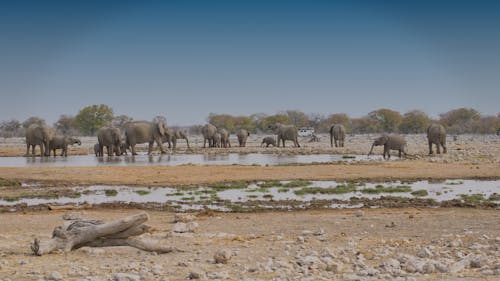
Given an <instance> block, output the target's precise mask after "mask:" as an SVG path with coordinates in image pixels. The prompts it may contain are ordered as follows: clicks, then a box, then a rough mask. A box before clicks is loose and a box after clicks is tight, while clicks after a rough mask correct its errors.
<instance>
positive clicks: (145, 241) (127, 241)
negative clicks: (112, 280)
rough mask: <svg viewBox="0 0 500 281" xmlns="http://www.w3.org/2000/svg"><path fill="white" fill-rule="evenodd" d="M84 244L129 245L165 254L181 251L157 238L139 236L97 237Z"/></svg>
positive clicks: (92, 245) (101, 245)
mask: <svg viewBox="0 0 500 281" xmlns="http://www.w3.org/2000/svg"><path fill="white" fill-rule="evenodd" d="M84 246H88V247H114V246H130V247H134V248H137V249H140V250H143V251H148V252H155V253H158V254H165V253H170V252H182V251H181V250H179V249H177V248H175V247H171V246H167V245H163V244H162V242H161V241H160V240H158V239H151V238H139V237H129V238H107V237H104V238H99V239H97V240H94V241H91V242H89V243H87V244H85V245H84Z"/></svg>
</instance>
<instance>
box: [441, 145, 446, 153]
mask: <svg viewBox="0 0 500 281" xmlns="http://www.w3.org/2000/svg"><path fill="white" fill-rule="evenodd" d="M441 146H443V153H446V152H447V151H446V144H444V143H441Z"/></svg>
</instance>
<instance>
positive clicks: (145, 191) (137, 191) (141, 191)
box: [134, 189, 151, 196]
mask: <svg viewBox="0 0 500 281" xmlns="http://www.w3.org/2000/svg"><path fill="white" fill-rule="evenodd" d="M134 192H135V193H137V194H139V195H140V196H144V195H148V194H149V193H151V192H150V191H149V190H144V189H140V190H134Z"/></svg>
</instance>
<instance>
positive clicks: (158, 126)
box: [156, 123, 165, 136]
mask: <svg viewBox="0 0 500 281" xmlns="http://www.w3.org/2000/svg"><path fill="white" fill-rule="evenodd" d="M156 127H157V129H158V132H159V133H160V135H161V136H164V135H165V127H164V126H163V123H156Z"/></svg>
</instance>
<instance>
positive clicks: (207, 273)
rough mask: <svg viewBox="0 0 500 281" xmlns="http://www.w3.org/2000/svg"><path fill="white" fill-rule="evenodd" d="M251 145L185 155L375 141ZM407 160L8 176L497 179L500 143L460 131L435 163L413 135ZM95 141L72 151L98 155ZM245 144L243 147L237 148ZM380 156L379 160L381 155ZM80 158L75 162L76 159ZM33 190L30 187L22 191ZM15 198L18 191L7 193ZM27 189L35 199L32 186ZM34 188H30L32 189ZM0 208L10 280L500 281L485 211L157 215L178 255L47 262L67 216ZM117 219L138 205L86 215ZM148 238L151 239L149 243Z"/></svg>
mask: <svg viewBox="0 0 500 281" xmlns="http://www.w3.org/2000/svg"><path fill="white" fill-rule="evenodd" d="M261 137H262V136H252V139H251V141H250V142H249V147H246V148H239V147H236V148H231V149H203V148H200V146H201V140H200V139H199V138H196V137H195V138H193V140H192V145H193V146H194V149H193V151H187V150H186V149H185V147H184V144H183V143H182V142H181V144H180V147H179V150H178V151H177V153H225V152H244V153H247V152H248V153H250V152H259V153H277V154H311V153H338V154H365V153H367V152H368V150H369V148H370V145H371V141H372V139H373V138H374V137H375V135H372V136H368V135H362V136H350V137H348V139H347V141H346V147H345V148H330V146H329V140H328V138H327V137H326V136H321V142H319V143H318V142H311V143H309V142H306V141H307V139H302V140H301V144H302V146H303V147H302V148H300V149H295V148H285V149H283V148H279V149H278V148H267V149H266V148H259V147H258V144H259V140H260V138H261ZM407 140H408V143H409V153H410V154H411V155H412V157H410V158H409V159H403V160H396V161H383V160H380V161H370V162H360V163H349V164H347V163H329V164H321V165H318V164H317V165H298V166H293V165H292V166H273V167H255V166H201V165H187V166H178V167H159V166H153V167H116V166H115V167H113V166H100V167H20V168H9V167H4V168H0V178H4V179H7V181H9V180H18V181H21V182H23V183H33V182H35V183H39V184H37V185H35V186H38V187H43V186H51V187H57V186H61V187H64V186H72V185H74V184H82V185H90V184H107V185H120V184H126V185H137V186H164V185H168V184H179V185H182V184H200V183H210V182H221V181H235V180H291V179H311V180H313V179H315V180H322V179H325V180H326V179H332V180H389V181H390V180H398V179H400V180H412V179H441V180H442V179H460V178H463V179H466V178H468V179H471V178H478V179H499V178H500V172H499V171H500V138H498V137H497V136H468V135H461V136H458V138H457V140H453V139H452V138H451V139H449V142H448V154H446V155H439V156H431V157H429V156H427V155H426V154H427V144H426V141H425V137H424V136H423V135H413V136H407ZM94 142H95V140H94V139H92V138H89V139H85V141H84V144H83V145H82V147H79V148H76V149H75V148H73V149H72V150H70V152H69V154H70V155H71V154H88V153H91V151H90V148H91V145H92V144H93V143H94ZM235 144H236V141H235V140H234V141H233V145H235ZM24 149H25V148H23V144H22V139H7V140H5V139H2V140H0V155H2V156H20V155H22V154H24V152H25V151H24ZM376 153H381V148H379V149H378V150H377V151H376ZM70 157H71V156H69V157H68V161H71V158H70ZM23 188H24V189H25V188H26V186H24V187H23ZM9 190H10V191H9V192H11V191H12V192H14V191H13V190H12V188H11V189H9ZM23 192H26V190H24V191H23ZM28 192H29V190H28ZM13 211H14V212H3V213H2V212H0V280H2V281H6V280H12V281H13V280H81V281H83V280H189V279H195V280H196V279H200V280H500V262H499V261H500V254H499V253H500V237H499V233H500V213H499V212H498V209H487V208H481V209H476V208H439V209H434V208H416V207H415V206H412V207H406V208H397V209H391V208H380V209H368V208H365V209H356V210H345V209H344V210H343V209H340V210H313V211H294V212H281V211H279V212H278V211H276V212H259V213H212V212H209V211H204V212H200V213H192V214H190V215H192V217H191V218H188V219H187V220H190V222H188V223H187V224H185V225H183V224H174V217H175V214H174V213H171V212H159V211H148V213H149V215H150V221H149V222H148V224H150V225H151V226H153V229H154V230H153V232H152V233H151V234H148V235H149V236H150V237H153V238H158V239H160V240H161V243H165V244H166V245H171V246H174V247H176V248H178V249H179V250H180V251H176V252H173V253H168V254H161V255H160V254H154V253H149V252H144V251H140V250H137V249H133V248H128V247H113V248H82V249H78V250H76V251H71V252H66V253H54V254H48V255H44V256H41V257H38V256H33V255H31V254H30V248H29V245H30V243H31V242H32V241H33V239H34V238H35V237H38V238H41V239H49V238H50V236H51V233H52V230H53V229H54V227H56V226H58V225H61V224H62V223H63V218H62V217H63V215H64V214H65V211H57V210H56V211H54V210H53V211H39V212H32V211H23V210H22V209H18V210H13ZM75 212H77V214H76V215H72V216H65V217H66V218H67V217H74V216H76V217H78V216H81V217H84V218H94V219H102V220H105V221H109V220H112V219H116V218H120V217H123V216H126V215H130V214H134V213H137V212H141V211H140V210H133V209H90V210H76V211H75ZM148 235H145V236H146V237H148Z"/></svg>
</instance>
